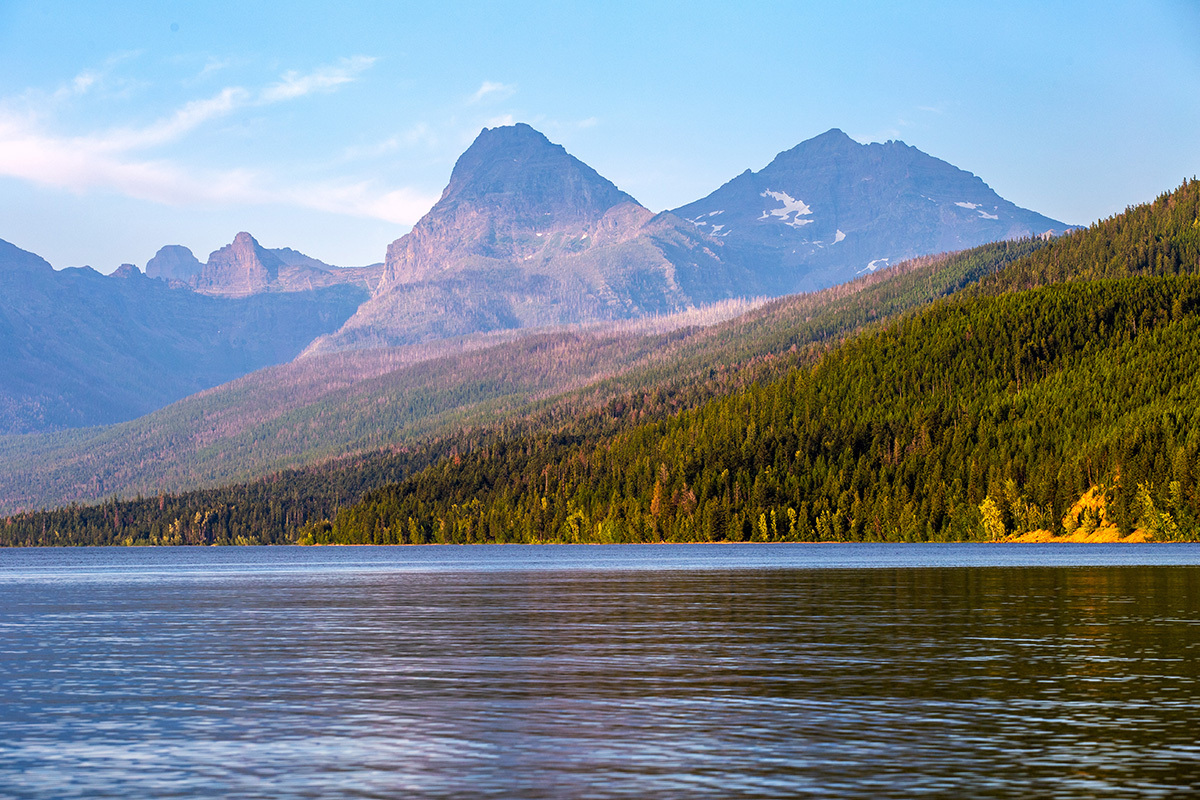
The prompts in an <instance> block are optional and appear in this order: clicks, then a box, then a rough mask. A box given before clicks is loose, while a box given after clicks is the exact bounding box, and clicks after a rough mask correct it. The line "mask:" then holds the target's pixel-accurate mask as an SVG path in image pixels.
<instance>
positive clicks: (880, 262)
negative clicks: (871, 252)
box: [854, 258, 891, 275]
mask: <svg viewBox="0 0 1200 800" xmlns="http://www.w3.org/2000/svg"><path fill="white" fill-rule="evenodd" d="M889 261H891V259H890V258H877V259H875V260H874V261H872V262H871V263H870V264H867V265H866V266H865V267H863V268H862V269H860V270H859V271H858V272H856V273H854V274H855V275H861V274H863V273H864V272H874V271H875V270H877V269H883V268H884V267H886V266H888V262H889Z"/></svg>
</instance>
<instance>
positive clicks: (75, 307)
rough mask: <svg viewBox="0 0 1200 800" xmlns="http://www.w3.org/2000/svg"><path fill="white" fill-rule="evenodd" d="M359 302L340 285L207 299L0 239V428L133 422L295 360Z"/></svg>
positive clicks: (133, 272) (357, 291) (358, 295)
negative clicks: (73, 264) (71, 264)
mask: <svg viewBox="0 0 1200 800" xmlns="http://www.w3.org/2000/svg"><path fill="white" fill-rule="evenodd" d="M365 296H366V292H365V290H364V289H361V288H358V287H355V286H351V285H342V286H332V287H329V288H323V289H320V290H318V291H315V292H309V293H294V294H283V293H273V294H264V295H258V296H255V297H246V298H242V299H232V298H218V297H206V296H203V295H199V294H195V293H193V292H191V291H188V290H181V289H172V288H170V287H169V286H168V284H166V283H164V282H163V281H160V280H152V279H150V278H147V277H146V276H144V275H143V274H142V273H141V272H140V271H138V270H137V269H135V268H132V267H131V268H127V269H121V270H118V271H117V272H115V273H114V274H113V275H111V276H104V275H101V274H99V273H97V272H95V271H94V270H91V269H89V268H86V267H84V268H73V269H66V270H62V271H55V270H54V269H53V268H52V267H51V266H50V264H48V263H47V262H46V261H44V260H43V259H41V258H39V257H38V256H35V255H33V254H32V253H28V252H26V251H23V250H21V249H19V248H17V247H15V246H14V245H12V244H9V243H8V242H3V241H0V432H4V433H23V432H30V431H45V430H54V429H58V428H64V427H78V426H83V425H95V424H102V423H111V422H117V421H120V420H125V419H130V418H132V417H136V416H140V415H141V414H145V413H147V412H149V411H152V410H154V409H156V408H160V407H162V406H163V405H166V404H167V403H169V402H172V401H174V400H177V399H179V398H181V397H184V396H186V395H189V394H192V393H194V392H197V391H200V390H202V389H206V388H208V387H211V386H214V385H217V384H220V383H224V382H225V381H228V380H231V379H233V378H235V377H237V376H239V375H243V374H245V373H247V372H251V371H253V370H255V369H259V368H261V367H264V366H267V365H269V364H276V363H280V362H282V361H287V360H290V359H291V358H294V357H295V356H296V355H297V354H298V353H299V352H300V351H301V350H302V349H303V348H304V347H305V346H306V345H307V344H308V343H309V342H310V341H311V340H312V339H313V338H315V337H316V336H318V335H319V334H321V333H325V332H328V331H330V330H333V329H336V328H337V327H338V326H339V325H340V324H341V323H342V322H344V321H345V320H346V318H348V317H349V316H350V315H351V314H352V313H353V312H354V310H355V309H357V307H358V305H359V304H360V303H361V302H362V301H363V299H365Z"/></svg>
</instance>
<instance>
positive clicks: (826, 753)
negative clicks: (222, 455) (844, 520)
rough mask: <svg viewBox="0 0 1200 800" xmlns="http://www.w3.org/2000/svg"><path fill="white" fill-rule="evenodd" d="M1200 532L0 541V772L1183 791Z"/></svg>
mask: <svg viewBox="0 0 1200 800" xmlns="http://www.w3.org/2000/svg"><path fill="white" fill-rule="evenodd" d="M1197 564H1200V547H1196V546H1191V545H1152V546H1137V545H1115V546H1102V545H1074V546H1073V545H1030V546H1019V545H1006V546H989V545H949V546H945V545H929V546H923V545H906V546H899V547H892V546H887V545H828V546H826V545H747V546H737V545H722V546H657V547H655V546H650V547H636V546H622V547H540V548H538V547H477V548H476V547H470V548H467V547H431V548H304V549H301V548H208V549H191V548H178V549H157V550H150V549H134V550H124V549H70V550H57V549H33V550H0V688H2V689H3V691H2V693H0V796H4V797H13V798H68V797H87V798H92V797H213V796H218V797H220V796H223V797H263V798H283V797H387V798H392V797H488V796H494V797H521V798H542V797H545V798H559V797H565V798H571V797H638V798H674V797H680V798H683V797H688V798H692V797H712V798H718V797H719V798H729V797H804V796H821V797H825V796H829V797H899V796H906V797H911V796H928V797H1079V798H1084V797H1180V796H1188V795H1189V794H1191V793H1192V792H1193V790H1196V791H1200V745H1198V744H1197V736H1198V734H1200V711H1198V709H1200V684H1198V676H1200V665H1198V658H1200V649H1198V648H1200V567H1197V566H1196V565H1197Z"/></svg>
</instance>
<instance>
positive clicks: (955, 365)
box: [4, 181, 1200, 543]
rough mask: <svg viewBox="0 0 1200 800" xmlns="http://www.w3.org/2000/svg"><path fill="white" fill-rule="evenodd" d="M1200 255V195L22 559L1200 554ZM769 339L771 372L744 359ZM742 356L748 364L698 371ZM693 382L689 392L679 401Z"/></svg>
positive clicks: (144, 508) (167, 504)
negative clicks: (594, 545) (983, 546)
mask: <svg viewBox="0 0 1200 800" xmlns="http://www.w3.org/2000/svg"><path fill="white" fill-rule="evenodd" d="M1197 232H1200V184H1197V183H1196V182H1195V181H1190V182H1186V183H1185V184H1184V185H1183V186H1182V187H1180V188H1179V189H1178V190H1177V191H1175V192H1173V193H1171V194H1168V195H1164V196H1163V197H1161V198H1159V199H1158V200H1157V201H1155V202H1154V203H1153V204H1149V205H1147V206H1142V207H1138V208H1135V209H1130V210H1129V211H1128V212H1126V213H1125V214H1123V215H1120V216H1118V217H1114V218H1113V219H1110V220H1106V221H1104V222H1102V223H1099V224H1097V225H1094V226H1092V228H1091V229H1089V230H1087V231H1080V232H1076V233H1073V234H1070V235H1068V236H1066V237H1063V238H1062V239H1060V240H1056V241H1054V242H1052V243H1050V244H1048V245H1046V246H1044V247H1041V248H1035V247H1034V246H1033V245H1032V244H1026V245H1021V246H1019V247H1025V248H1027V250H1026V251H1022V252H1020V256H1021V257H1020V258H1017V259H1016V260H1011V261H1010V260H1008V259H1006V258H1005V257H1004V256H1005V252H1004V251H1001V250H999V249H996V248H993V249H987V248H983V249H981V250H979V251H972V252H971V253H969V254H965V255H964V256H961V257H959V258H958V260H955V259H948V260H943V261H941V262H938V263H935V264H925V265H911V266H910V267H909V268H907V269H906V270H904V271H902V272H900V273H897V274H896V275H894V276H891V277H890V278H888V279H879V280H877V281H875V282H873V283H870V284H866V285H862V286H860V287H858V289H857V290H855V291H849V290H848V291H846V293H845V294H843V295H839V296H836V297H830V298H826V301H825V302H824V303H823V304H822V305H821V306H820V307H819V308H806V307H805V305H804V304H805V303H806V302H810V300H809V299H806V298H796V299H792V300H789V301H781V302H780V303H777V304H774V305H769V306H766V307H764V308H762V309H759V310H756V311H754V312H751V314H749V315H747V316H746V317H744V318H742V319H740V320H737V321H735V322H732V323H728V325H727V327H725V328H720V329H716V330H719V331H721V333H712V334H710V336H711V337H712V338H710V339H709V340H708V342H707V344H706V345H705V346H703V347H697V349H696V350H695V351H688V350H686V349H683V350H680V351H679V353H678V355H677V356H676V357H675V358H674V359H673V360H668V361H665V362H663V363H661V364H659V365H654V366H651V367H646V368H645V369H644V371H643V372H642V373H640V374H641V376H642V378H641V380H642V381H643V382H642V383H641V384H640V385H639V388H638V389H634V390H631V391H627V392H625V393H623V394H619V395H614V396H611V397H609V398H608V399H607V400H602V401H599V402H596V404H595V405H594V406H593V408H594V410H593V411H591V412H589V413H578V408H579V407H576V406H572V405H571V403H569V402H568V403H566V404H565V405H560V406H555V407H553V409H547V411H546V413H545V414H544V415H542V416H539V415H536V414H534V415H530V416H527V417H522V418H519V419H510V420H508V421H507V422H506V423H504V424H501V425H497V426H494V427H491V428H480V429H477V430H475V431H473V432H470V433H464V434H459V435H458V436H457V437H455V436H447V437H444V438H442V439H439V440H438V441H437V442H436V443H434V444H427V445H422V446H419V447H415V448H413V449H412V450H411V451H406V452H400V453H396V454H394V455H392V456H386V455H378V456H374V457H372V458H373V459H374V461H372V460H371V459H367V460H365V461H362V462H359V463H348V464H344V465H342V466H339V467H328V468H326V469H325V471H323V472H322V471H316V472H313V471H310V472H303V473H294V474H284V475H280V476H277V477H276V478H275V479H274V480H273V481H270V482H262V483H259V484H255V485H252V486H249V487H233V488H229V489H224V490H217V491H214V492H211V493H208V494H206V495H203V496H201V495H193V496H185V497H181V498H166V497H164V498H160V499H154V500H149V501H142V502H140V503H137V502H131V503H111V504H109V505H107V506H102V507H92V508H73V509H65V510H60V511H57V512H46V513H41V514H25V515H21V516H18V517H16V518H12V519H10V520H8V521H7V522H6V523H5V525H4V536H5V539H6V541H8V542H10V543H54V542H63V543H68V542H70V543H82V542H96V543H120V542H124V543H137V542H144V543H172V542H180V541H195V542H213V541H222V542H223V541H273V542H283V541H300V542H309V543H323V542H331V543H332V542H342V543H352V542H360V543H423V542H504V541H531V542H533V541H570V542H574V541H614V542H621V541H697V540H699V541H720V540H737V541H744V540H783V539H792V540H803V541H842V540H889V541H896V540H904V541H913V540H931V539H932V540H963V539H989V538H996V537H998V536H1003V535H1006V534H1013V533H1022V532H1026V531H1032V530H1038V529H1043V530H1048V531H1051V532H1054V531H1057V532H1063V531H1064V530H1069V529H1073V528H1075V527H1077V526H1080V527H1083V528H1085V529H1087V528H1089V527H1095V526H1096V525H1097V524H1100V523H1101V522H1109V521H1111V522H1112V523H1113V524H1114V525H1116V526H1117V527H1119V529H1120V530H1121V531H1122V532H1124V533H1129V532H1131V531H1133V530H1134V529H1135V528H1138V529H1141V530H1143V531H1144V532H1145V534H1146V535H1147V536H1148V537H1149V538H1152V539H1159V540H1165V539H1175V538H1193V537H1194V535H1195V532H1196V521H1197V519H1198V518H1200V274H1198V273H1200V247H1198V246H1197V244H1198V239H1197ZM1019 247H1018V246H1013V247H1012V249H1010V250H1009V251H1008V252H1009V253H1014V254H1015V253H1016V251H1018V250H1019ZM972 281H975V282H972ZM953 289H961V290H960V291H957V292H953V293H950V292H951V291H952V290H953ZM948 293H950V295H949V296H948V297H946V296H945V295H946V294H948ZM938 297H942V298H943V299H940V300H936V299H935V300H934V301H933V302H932V304H929V305H927V306H926V305H925V303H923V302H922V300H929V299H932V298H938ZM902 298H911V300H905V299H902ZM789 304H794V305H789ZM922 306H925V307H922ZM905 308H912V309H913V310H911V311H908V312H905V311H904V309H905ZM896 313H900V316H899V317H896V316H895V314H896ZM876 320H878V322H876V323H875V324H872V322H873V321H876ZM747 331H756V333H755V335H754V336H753V337H750V339H749V340H751V341H758V342H759V344H758V345H757V347H758V355H750V354H749V352H747V351H745V350H739V348H741V347H745V345H744V344H739V343H737V340H738V339H739V332H740V333H745V332H747ZM855 331H857V332H858V333H857V335H850V334H852V333H854V332H855ZM722 336H728V338H727V339H724V340H723V339H721V337H722ZM847 337H848V338H847ZM745 341H747V340H742V342H745ZM768 342H769V343H770V346H764V343H768ZM722 348H725V349H722ZM753 349H754V347H753V346H752V347H751V350H753ZM735 352H740V353H742V354H743V355H744V356H748V357H744V358H741V359H740V360H739V359H736V358H735V359H732V360H729V361H725V362H723V363H725V364H728V365H733V366H729V367H727V368H725V369H720V368H718V367H717V366H716V364H717V363H720V362H715V361H710V362H708V363H709V368H708V371H707V372H706V373H705V372H698V371H696V370H694V369H692V368H693V367H695V366H696V365H698V364H703V363H704V361H703V359H704V358H705V357H706V356H711V355H712V354H713V353H724V354H725V355H727V356H728V355H732V354H733V353H735ZM691 359H696V360H691ZM659 369H661V370H663V372H659V371H656V370H659ZM672 371H673V374H675V375H688V376H690V377H689V379H688V380H686V381H679V380H676V381H674V382H672V381H671V380H668V379H664V372H666V373H670V372H672ZM713 387H718V388H715V389H714V388H713ZM583 396H584V395H577V396H576V398H577V400H576V402H583V401H582V400H580V399H579V398H582V397H583ZM392 458H394V459H396V460H394V461H392V460H389V459H392ZM384 479H392V480H393V481H394V482H392V483H389V484H387V485H382V486H381V485H379V482H380V481H382V480H384ZM373 485H374V486H377V487H378V488H371V487H372V486H373ZM343 491H345V492H346V494H344V495H343V494H342V492H343ZM289 492H290V494H289ZM331 492H332V493H335V494H336V495H337V496H336V497H335V498H334V499H333V500H332V502H331V499H330V493H331ZM359 492H365V493H364V494H362V496H361V499H359V500H358V501H357V502H351V501H352V500H353V499H354V496H356V494H355V493H359ZM1088 492H1093V493H1098V494H1099V495H1100V496H1101V497H1102V498H1103V502H1102V503H1101V505H1100V508H1099V510H1097V509H1095V508H1090V509H1085V510H1084V511H1083V512H1079V508H1080V507H1079V506H1077V505H1076V506H1075V509H1076V513H1074V514H1070V515H1069V514H1068V513H1067V512H1068V511H1070V510H1071V509H1072V506H1073V505H1074V504H1075V502H1076V501H1077V500H1078V499H1079V498H1080V497H1081V496H1082V495H1084V494H1085V493H1088ZM289 498H290V499H289ZM239 537H240V538H239Z"/></svg>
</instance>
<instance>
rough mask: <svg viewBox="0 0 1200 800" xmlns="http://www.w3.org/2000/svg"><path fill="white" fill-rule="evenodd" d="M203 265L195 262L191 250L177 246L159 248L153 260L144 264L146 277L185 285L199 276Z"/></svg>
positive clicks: (170, 245)
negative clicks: (179, 282)
mask: <svg viewBox="0 0 1200 800" xmlns="http://www.w3.org/2000/svg"><path fill="white" fill-rule="evenodd" d="M203 269H204V265H203V264H201V263H200V262H199V261H197V260H196V256H195V255H194V254H193V253H192V251H191V250H189V249H188V248H186V247H184V246H183V245H179V244H169V245H167V246H165V247H160V248H159V250H158V252H157V253H155V254H154V258H152V259H150V260H149V261H147V262H146V276H147V277H150V278H162V279H163V280H166V281H171V280H175V281H182V282H183V283H187V282H188V281H190V280H191V279H192V278H194V277H195V276H197V275H199V274H200V272H201V270H203Z"/></svg>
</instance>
